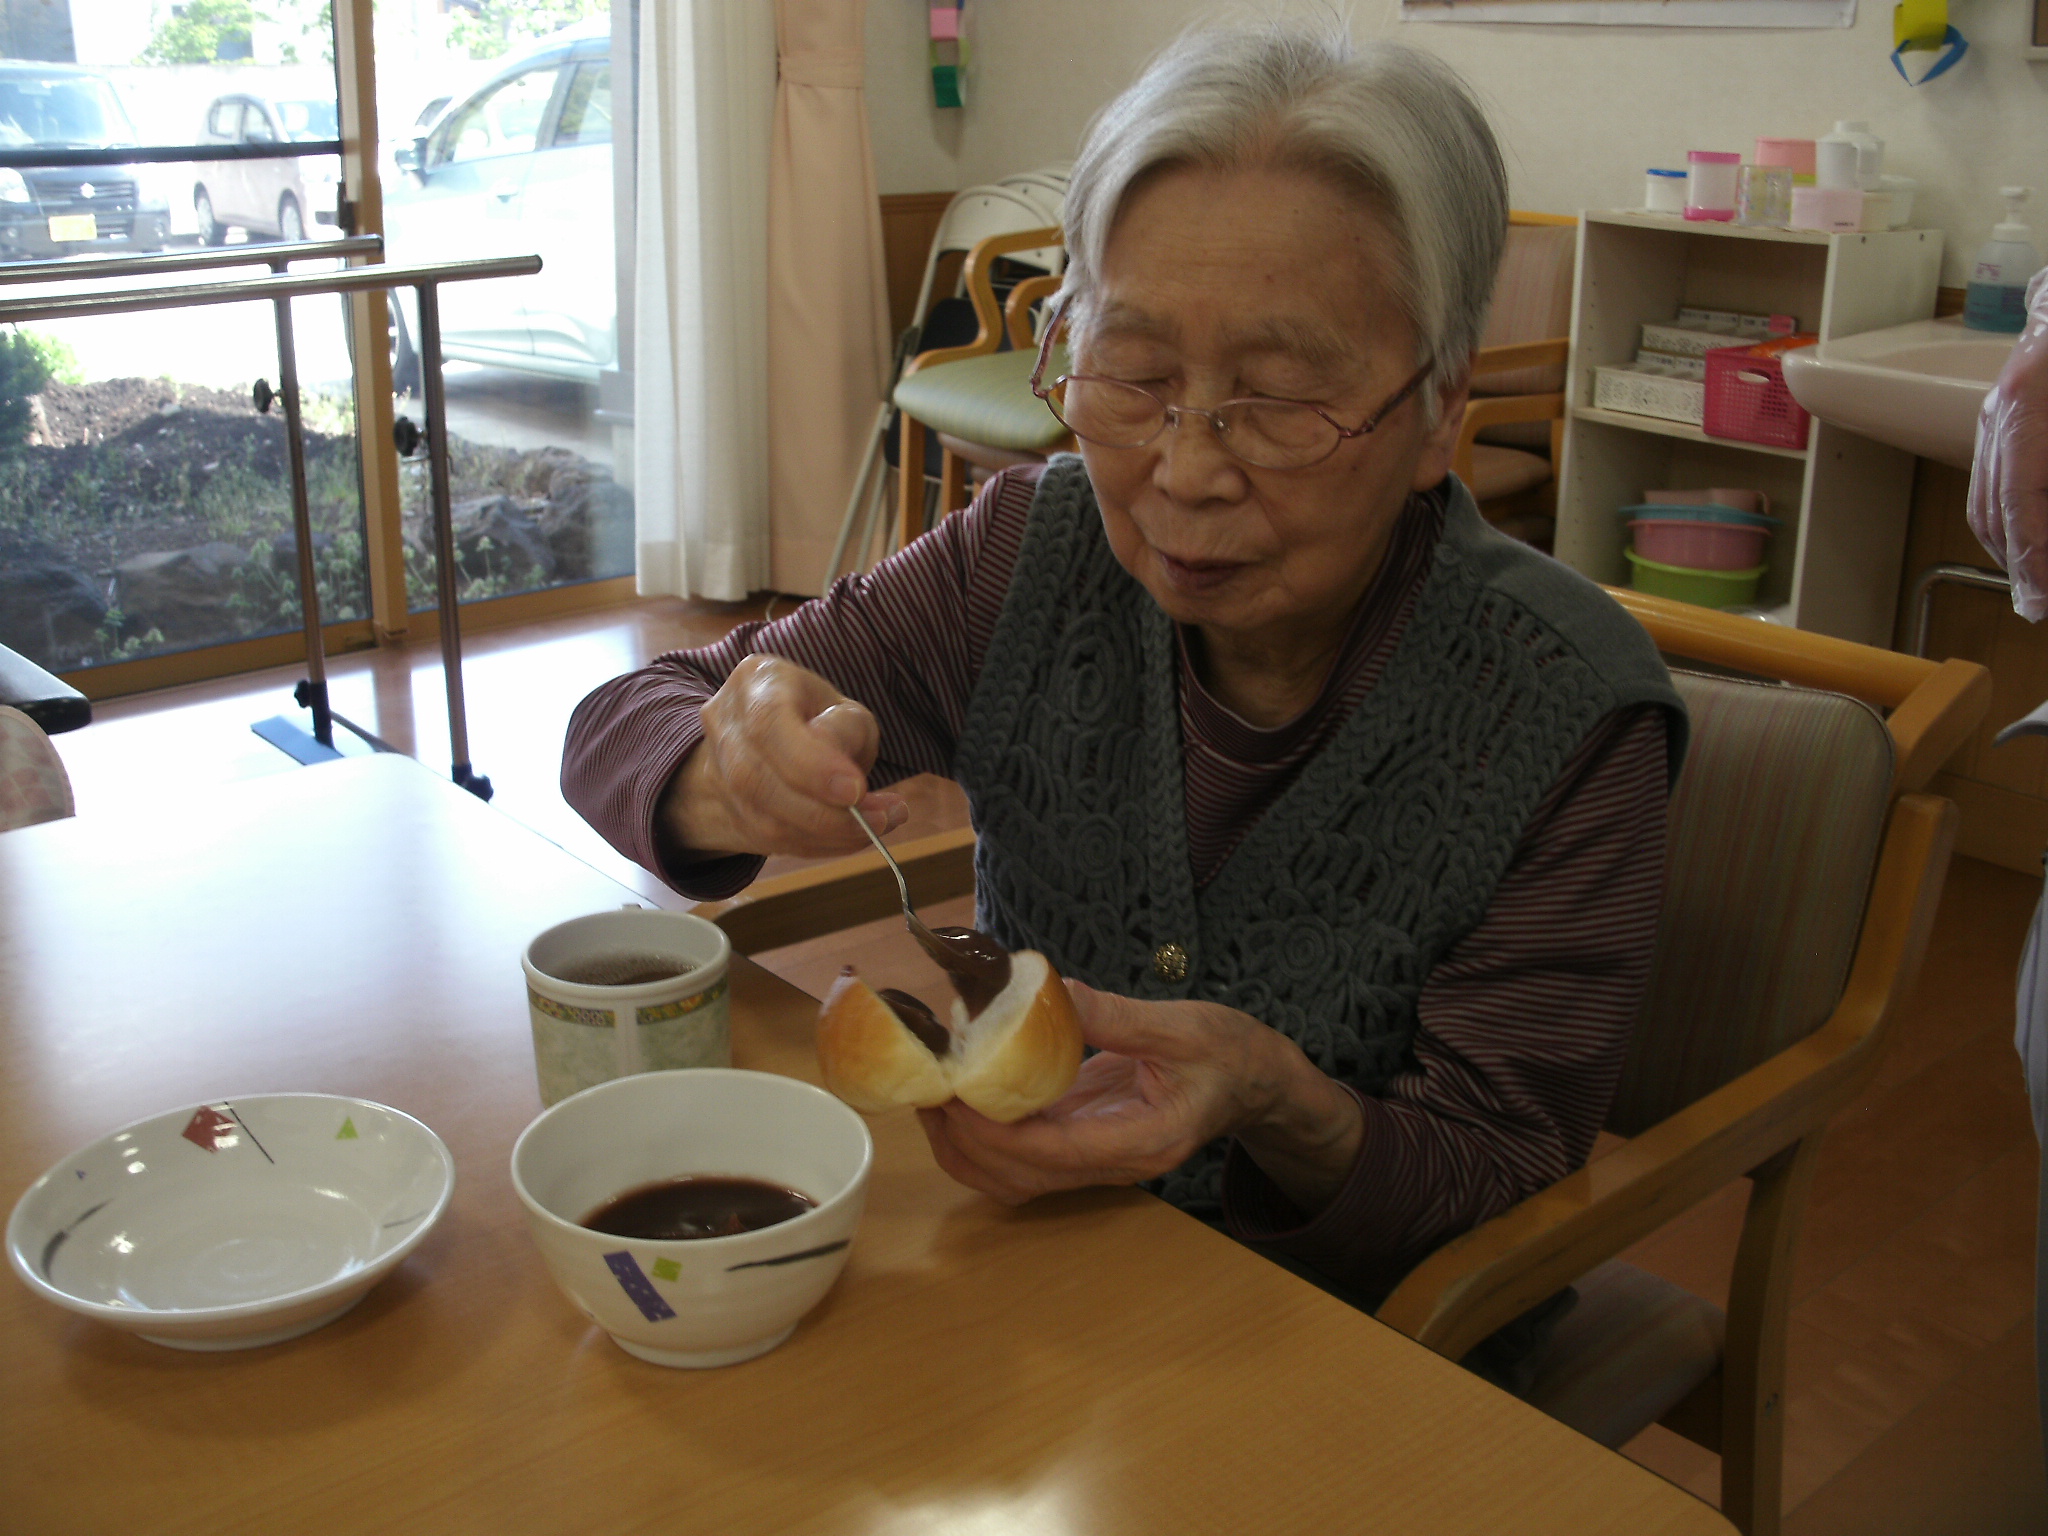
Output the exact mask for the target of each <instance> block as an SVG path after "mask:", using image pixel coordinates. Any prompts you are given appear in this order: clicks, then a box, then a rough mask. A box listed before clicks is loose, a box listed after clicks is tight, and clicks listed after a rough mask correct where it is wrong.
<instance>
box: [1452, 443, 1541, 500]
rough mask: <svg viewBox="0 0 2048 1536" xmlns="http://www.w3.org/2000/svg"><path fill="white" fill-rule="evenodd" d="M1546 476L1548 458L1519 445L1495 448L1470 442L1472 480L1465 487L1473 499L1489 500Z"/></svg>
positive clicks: (1512, 492) (1535, 482)
mask: <svg viewBox="0 0 2048 1536" xmlns="http://www.w3.org/2000/svg"><path fill="white" fill-rule="evenodd" d="M1549 478H1550V460H1548V459H1546V458H1544V457H1543V456H1542V455H1541V454H1537V453H1524V452H1523V451H1522V450H1521V449H1519V448H1497V447H1494V446H1493V445H1491V444H1489V443H1474V444H1473V445H1472V484H1470V485H1469V486H1467V487H1466V489H1467V490H1469V491H1470V492H1471V493H1472V499H1473V500H1474V501H1491V500H1493V499H1494V497H1496V496H1512V495H1514V494H1515V492H1517V491H1526V490H1528V489H1529V487H1530V486H1532V485H1541V484H1542V483H1543V482H1544V481H1546V480H1548V479H1549Z"/></svg>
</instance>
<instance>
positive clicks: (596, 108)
mask: <svg viewBox="0 0 2048 1536" xmlns="http://www.w3.org/2000/svg"><path fill="white" fill-rule="evenodd" d="M611 141H612V66H611V62H610V60H604V61H601V62H598V63H586V64H579V65H577V66H576V78H575V79H573V80H571V81H570V82H569V94H568V95H567V96H566V97H564V98H563V100H562V118H561V121H560V122H559V123H558V124H557V125H556V127H555V142H556V143H557V144H609V143H611Z"/></svg>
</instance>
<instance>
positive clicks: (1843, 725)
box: [1607, 672, 1893, 1136]
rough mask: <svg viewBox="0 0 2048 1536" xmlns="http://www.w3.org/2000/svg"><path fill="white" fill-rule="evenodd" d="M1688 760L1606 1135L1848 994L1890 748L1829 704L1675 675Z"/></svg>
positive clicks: (1675, 1100) (1854, 713) (1675, 799)
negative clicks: (1686, 719) (1653, 934)
mask: <svg viewBox="0 0 2048 1536" xmlns="http://www.w3.org/2000/svg"><path fill="white" fill-rule="evenodd" d="M1673 678H1674V681H1675V682H1676V683H1677V685H1678V691H1679V694H1680V696H1681V697H1682V698H1683V699H1684V700H1685V704H1686V709H1687V711H1688V712H1689V713H1690V715H1691V717H1692V744H1691V747H1690V749H1689V750H1688V752H1687V754H1686V762H1685V769H1684V772H1683V773H1682V774H1681V775H1680V777H1679V780H1678V784H1677V786H1676V788H1675V790H1674V791H1673V794H1672V801H1671V833H1670V836H1671V842H1670V855H1669V860H1668V863H1667V866H1666V868H1667V875H1666V886H1665V895H1664V909H1663V914H1662V917H1661V918H1660V920H1659V924H1658V933H1657V949H1656V957H1655V959H1654V961H1653V962H1652V965H1651V971H1650V982H1649V990H1648V994H1647V996H1646V997H1645V999H1644V1003H1643V1011H1642V1014H1641V1016H1640V1018H1639V1019H1638V1021H1637V1024H1636V1030H1635V1035H1634V1037H1633V1039H1632V1040H1631V1042H1630V1046H1629V1054H1628V1061H1627V1064H1626V1066H1625V1067H1624V1068H1623V1070H1622V1080H1621V1088H1620V1091H1619V1092H1618V1093H1617V1094H1616V1096H1615V1102H1614V1108H1613V1110H1612V1111H1611V1113H1610V1114H1609V1116H1608V1122H1607V1123H1608V1128H1609V1129H1610V1130H1614V1131H1617V1132H1619V1133H1620V1134H1622V1135H1625V1136H1633V1135H1635V1134H1637V1133H1638V1132H1641V1131H1643V1130H1646V1129H1647V1128H1649V1127H1650V1126H1652V1125H1655V1124H1657V1123H1658V1122H1659V1121H1662V1120H1664V1119H1666V1118H1668V1117H1669V1116H1670V1115H1672V1114H1674V1113H1675V1112H1677V1111H1678V1110H1679V1109H1682V1108H1684V1107H1685V1106H1686V1105H1687V1104H1690V1103H1692V1102H1693V1101H1694V1100H1696V1099H1699V1098H1702V1097H1704V1096H1705V1095H1706V1094H1708V1093H1711V1092H1712V1091H1713V1090H1714V1089H1716V1088H1718V1087H1720V1086H1721V1085H1722V1084H1723V1083H1726V1082H1728V1081H1730V1080H1731V1079H1733V1078H1735V1077H1737V1076H1739V1075H1740V1074H1741V1073H1743V1072H1745V1071H1747V1070H1748V1069H1749V1068H1751V1067H1753V1066H1755V1065H1756V1064H1757V1063H1759V1062H1761V1061H1763V1060H1765V1059H1766V1058H1768V1057H1770V1056H1773V1055H1775V1054H1777V1053H1778V1052H1779V1051H1781V1050H1783V1049H1784V1048H1785V1047H1787V1046H1788V1045H1791V1044H1793V1043H1794V1042H1796V1041H1798V1040H1800V1039H1802V1038H1804V1037H1805V1036H1807V1035H1809V1034H1811V1033H1812V1032H1813V1031H1814V1030H1816V1029H1818V1028H1819V1027H1820V1026H1821V1024H1823V1023H1824V1022H1826V1020H1827V1018H1828V1015H1829V1014H1830V1013H1831V1012H1832V1011H1833V1009H1834V1006H1835V1004H1836V1002H1837V1001H1838V1000H1839V998H1840V997H1841V994H1842V988H1843V985H1844V983H1845V982H1846V981H1847V979H1848V974H1849V963H1850V961H1851V959H1852V958H1853V956H1854V952H1855V947H1856V938H1857V934H1858V932H1859V930H1860V928H1861V925H1862V921H1863V908H1864V904H1865V901H1866V899H1867V897H1868V895H1869V890H1870V881H1871V876H1872V873H1873V872H1874V870H1875V868H1876V863H1877V854H1878V848H1879V845H1880V843H1881V842H1882V840H1883V836H1884V828H1885V821H1886V816H1887V814H1888V811H1889V807H1890V805H1891V799H1892V790H1893V744H1892V737H1891V733H1890V732H1889V731H1887V730H1886V728H1885V724H1884V721H1883V720H1882V719H1881V718H1880V717H1879V716H1878V714H1877V712H1876V711H1875V710H1874V709H1872V708H1871V707H1870V706H1869V705H1867V704H1864V703H1861V702H1860V701H1858V700H1855V699H1851V698H1849V697H1847V696H1845V695H1842V694H1837V693H1824V692H1821V691H1819V690H1817V689H1810V688H1796V687H1788V686H1785V685H1782V684H1776V683H1753V682H1743V681H1738V680H1735V679H1731V678H1724V677H1707V676H1702V675H1699V674H1696V673H1686V672H1676V673H1674V674H1673Z"/></svg>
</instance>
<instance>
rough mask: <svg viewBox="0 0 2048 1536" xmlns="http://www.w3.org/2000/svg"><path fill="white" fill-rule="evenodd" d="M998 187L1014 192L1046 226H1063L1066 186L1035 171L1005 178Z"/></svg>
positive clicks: (1065, 210)
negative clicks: (1034, 211) (1041, 217)
mask: <svg viewBox="0 0 2048 1536" xmlns="http://www.w3.org/2000/svg"><path fill="white" fill-rule="evenodd" d="M997 185H998V186H1000V187H1002V188H1003V189H1004V190H1005V191H1008V192H1014V193H1016V194H1017V196H1019V197H1021V198H1023V199H1024V201H1026V202H1027V203H1029V204H1031V206H1032V207H1034V208H1036V209H1037V210H1038V211H1039V213H1040V214H1041V215H1043V216H1044V221H1045V222H1046V223H1047V224H1063V223H1065V222H1066V217H1067V184H1066V183H1065V182H1064V181H1053V180H1050V179H1049V178H1047V177H1044V176H1041V175H1039V174H1038V173H1037V172H1035V171H1027V172H1025V173H1024V174H1023V175H1021V176H1005V177H1004V178H1003V179H1002V180H1001V181H1000V182H998V183H997Z"/></svg>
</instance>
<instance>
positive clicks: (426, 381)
mask: <svg viewBox="0 0 2048 1536" xmlns="http://www.w3.org/2000/svg"><path fill="white" fill-rule="evenodd" d="M366 238H367V237H366ZM343 243H344V242H340V241H336V242H333V244H336V245H339V244H343ZM312 249H313V247H311V246H305V245H300V246H287V247H283V248H281V249H280V250H279V251H278V252H277V253H275V254H273V255H266V256H262V257H257V258H254V259H255V260H258V261H268V262H270V263H271V264H272V265H282V264H283V263H284V262H286V261H292V260H302V259H305V257H306V256H307V255H308V254H309V253H310V252H311V251H312ZM248 264H249V261H248V260H246V259H245V260H243V261H240V262H232V261H223V262H219V263H215V265H221V266H228V265H248ZM194 265H200V266H201V269H202V270H203V269H204V266H203V265H202V264H198V263H195V264H194ZM540 268H541V262H540V258H539V257H538V256H501V257H495V258H491V259H489V260H484V261H445V262H418V263H414V264H412V265H409V266H382V265H379V266H370V267H344V268H342V269H340V270H339V271H332V272H315V273H310V274H296V275H295V274H290V273H279V274H278V275H276V276H273V277H245V278H238V279H234V280H231V281H228V282H220V283H182V284H178V285H175V286H172V287H167V288H122V289H116V290H113V291H110V292H103V293H72V294H56V295H50V296H45V297H43V298H39V299H4V300H0V324H6V323H10V322H20V321H24V320H74V319H84V318H87V317H90V316H95V315H126V314H138V313H141V312H144V311H148V310H159V309H196V308H201V307H204V306H207V305H213V304H246V303H249V302H252V301H255V300H261V299H269V300H270V301H271V308H272V310H273V312H274V313H275V316H276V321H277V365H278V389H277V396H276V398H277V399H278V400H279V401H280V402H282V404H283V406H284V430H285V450H286V458H285V462H286V467H287V469H288V470H289V472H290V475H291V483H292V531H293V534H294V536H295V537H296V538H297V540H298V545H299V551H298V553H299V559H298V566H299V572H298V575H299V613H300V616H301V618H303V620H304V621H305V629H306V681H305V682H304V683H302V684H301V685H300V686H299V690H298V701H299V703H301V704H303V705H305V706H306V707H308V708H309V709H311V710H312V712H313V739H314V740H315V741H316V742H318V743H319V744H320V746H321V747H322V748H325V749H326V754H325V755H327V756H334V755H337V754H335V752H334V723H333V722H334V713H333V711H332V710H331V709H330V708H329V707H328V702H327V654H326V650H325V648H324V645H323V638H322V636H321V633H320V589H319V585H318V583H317V581H316V579H315V574H314V570H313V522H312V513H311V509H310V506H309V504H308V501H307V496H306V444H305V433H304V430H303V428H302V426H301V423H300V420H299V363H298V352H297V348H296V347H295V345H294V342H293V337H292V305H291V301H292V300H293V299H302V298H310V297H312V296H314V295H316V294H325V293H363V292H368V291H374V290H377V289H384V288H411V289H413V290H414V291H415V292H416V293H417V294H418V299H419V317H420V344H419V354H420V365H421V375H422V377H421V383H422V385H423V386H424V390H423V392H424V394H425V396H426V417H427V431H426V442H427V478H428V484H429V489H430V491H431V493H432V501H433V514H434V515H433V523H434V565H435V572H434V574H435V578H436V579H435V607H436V609H437V610H438V613H439V616H440V620H441V671H442V674H443V677H444V679H445V681H446V683H447V687H448V742H449V747H450V755H451V757H452V759H453V763H452V772H451V774H450V777H452V778H453V779H454V780H455V782H456V783H457V784H460V785H461V786H462V787H463V788H464V789H467V790H469V791H470V792H471V793H472V794H474V795H476V796H477V797H478V798H479V799H483V800H488V799H490V798H491V781H490V780H489V779H487V778H485V777H484V776H483V775H482V774H480V773H477V772H476V771H475V769H474V768H473V767H472V765H471V763H470V761H469V720H468V711H467V708H466V706H465V704H464V701H463V695H462V625H461V619H460V616H459V614H458V612H457V603H456V593H455V513H454V505H453V501H452V497H451V494H450V490H449V478H448V477H449V470H448V402H447V396H446V393H445V391H444V388H443V383H442V378H441V296H440V286H441V284H443V283H461V282H471V281H474V280H476V279H478V278H488V277H529V276H531V275H532V274H534V273H536V272H538V271H540ZM122 270H124V271H128V272H134V271H136V270H137V269H136V268H135V267H134V266H126V267H123V268H122ZM188 270H189V268H188ZM62 275H67V276H75V275H77V273H76V270H75V269H74V270H73V271H72V272H70V273H66V274H62ZM257 404H258V409H259V410H268V409H269V396H268V395H267V394H266V393H265V392H264V391H263V389H262V386H261V385H259V386H258V396H257ZM343 723H344V724H346V723H347V722H346V721H344V722H343ZM287 729H289V727H287ZM295 755H296V754H295ZM301 760H302V761H317V760H319V758H318V756H315V757H313V758H302V759H301Z"/></svg>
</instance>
